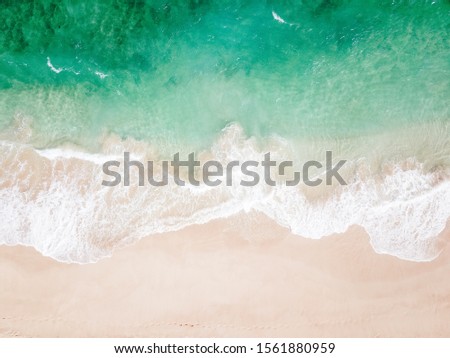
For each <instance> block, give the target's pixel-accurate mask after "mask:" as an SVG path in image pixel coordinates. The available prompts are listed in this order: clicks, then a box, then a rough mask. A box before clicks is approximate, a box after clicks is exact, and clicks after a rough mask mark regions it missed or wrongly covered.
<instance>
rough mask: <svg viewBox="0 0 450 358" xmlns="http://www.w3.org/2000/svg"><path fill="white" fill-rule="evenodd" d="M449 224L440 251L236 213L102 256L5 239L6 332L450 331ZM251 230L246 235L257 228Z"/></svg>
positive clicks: (1, 267)
mask: <svg viewBox="0 0 450 358" xmlns="http://www.w3.org/2000/svg"><path fill="white" fill-rule="evenodd" d="M449 229H450V227H449V225H447V229H446V231H444V232H443V233H442V234H441V243H442V249H443V251H442V253H441V255H440V256H439V257H438V258H437V259H435V260H434V261H432V262H423V263H417V262H408V261H403V260H400V259H397V258H395V257H392V256H388V255H379V254H376V253H375V252H374V251H373V249H372V248H371V246H370V244H369V241H368V240H369V239H368V236H367V235H366V234H365V232H364V231H363V230H362V229H360V228H358V227H352V228H350V229H349V230H348V231H347V232H346V233H344V234H340V235H334V236H333V237H329V238H324V239H322V240H309V239H303V238H300V237H298V236H293V235H291V234H290V233H289V230H287V229H284V228H281V227H277V226H276V225H275V224H274V223H273V222H272V221H270V220H268V219H266V218H265V217H262V216H258V217H250V216H240V217H233V218H229V219H224V220H219V221H213V222H210V223H208V224H205V225H202V226H191V227H189V228H186V229H184V230H182V231H179V232H174V233H166V234H161V235H155V236H152V237H149V238H145V239H143V240H141V241H140V242H138V243H137V244H134V245H132V246H129V247H125V248H122V249H119V250H116V252H115V253H114V254H113V256H112V257H110V258H106V259H103V260H101V261H100V262H98V263H95V264H86V265H78V264H66V263H59V262H56V261H54V260H53V259H50V258H47V257H43V256H42V255H41V254H40V253H38V252H36V251H35V250H34V249H33V248H27V247H19V246H16V247H8V246H1V247H0V272H1V274H0V287H1V288H2V289H1V291H0V318H1V320H0V336H2V337H119V336H121V337H180V336H181V337H301V336H312V337H328V336H332V337H450V327H449V325H448V322H449V320H450V280H449V279H448V274H449V272H450V250H449V249H448V245H447V243H448V241H449V239H450V230H449ZM249 238H250V240H249Z"/></svg>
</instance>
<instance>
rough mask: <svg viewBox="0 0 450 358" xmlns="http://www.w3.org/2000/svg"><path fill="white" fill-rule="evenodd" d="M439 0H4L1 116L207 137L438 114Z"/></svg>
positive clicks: (441, 107)
mask: <svg viewBox="0 0 450 358" xmlns="http://www.w3.org/2000/svg"><path fill="white" fill-rule="evenodd" d="M449 15H450V3H449V2H448V1H392V0H391V1H362V0H361V1H350V0H348V1H344V0H343V1H338V0H321V1H314V0H307V1H306V0H305V1H231V0H229V1H214V0H210V1H200V0H198V1H194V0H191V1H167V0H166V1H107V0H102V1H95V2H93V1H77V0H72V1H68V0H67V1H45V0H41V1H22V2H17V1H6V2H2V5H1V6H0V27H1V31H0V54H1V55H0V127H2V128H6V127H8V126H11V123H13V122H14V118H16V117H17V116H22V117H26V118H29V120H30V122H31V126H32V129H33V137H32V140H31V141H32V142H33V143H34V144H35V145H36V146H38V147H52V146H57V145H59V144H61V143H63V142H65V141H69V142H75V143H78V144H81V145H84V146H86V147H87V148H90V149H93V150H95V148H96V147H97V146H98V145H100V140H101V139H100V138H101V136H102V135H103V134H105V133H116V134H118V135H119V136H121V137H123V138H127V137H133V138H135V139H139V140H144V141H149V142H155V143H159V145H161V146H164V145H165V143H167V144H168V145H169V144H170V145H173V144H175V145H177V144H180V145H181V144H183V145H192V146H194V147H195V146H199V147H203V146H208V145H210V144H211V142H212V141H213V140H214V139H215V138H216V137H217V133H218V132H219V131H220V130H221V129H223V128H224V127H225V126H227V125H228V124H229V123H239V124H240V125H241V126H242V127H243V128H244V130H245V132H246V133H247V134H248V135H254V136H256V137H265V136H268V135H271V134H278V135H281V136H283V137H287V138H300V139H301V138H304V137H326V138H328V137H348V136H358V135H361V134H367V133H369V134H370V133H374V132H381V131H385V130H389V129H390V128H395V127H397V128H398V127H400V128H402V127H409V126H411V125H412V124H415V123H431V122H445V121H448V119H449V117H450V116H449V106H448V98H450V60H449V59H450V50H449V49H450V43H449V41H450V40H449V39H450V36H449V29H450V27H449V26H450V25H449V19H450V16H449Z"/></svg>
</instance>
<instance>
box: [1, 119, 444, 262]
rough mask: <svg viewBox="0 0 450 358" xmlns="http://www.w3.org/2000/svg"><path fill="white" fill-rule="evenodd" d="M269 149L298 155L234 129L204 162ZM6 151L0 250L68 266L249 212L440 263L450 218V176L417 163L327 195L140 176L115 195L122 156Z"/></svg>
mask: <svg viewBox="0 0 450 358" xmlns="http://www.w3.org/2000/svg"><path fill="white" fill-rule="evenodd" d="M124 146H125V147H126V145H124V143H117V148H122V149H123V147H124ZM135 148H136V147H135ZM128 149H129V150H130V152H131V153H133V150H132V149H133V148H131V149H130V148H128ZM269 150H270V151H271V153H272V154H273V156H274V157H275V158H280V159H282V158H289V157H291V156H292V157H294V156H295V155H294V154H295V150H293V145H292V143H289V142H288V141H286V140H284V139H281V138H275V139H273V140H272V141H271V142H270V141H268V142H266V143H264V145H262V144H261V143H257V141H256V140H255V139H252V138H246V137H245V136H244V135H243V133H242V130H241V129H240V128H239V127H238V126H230V127H228V128H227V129H226V130H225V131H224V132H223V134H222V136H221V137H220V138H219V139H218V141H217V142H216V143H215V144H214V145H213V146H212V148H211V150H210V151H209V152H208V153H203V154H204V155H205V157H207V158H208V159H212V158H214V159H216V160H219V161H221V162H223V163H226V162H227V161H229V160H241V161H243V160H248V159H257V160H261V158H262V154H263V153H265V152H266V151H269ZM0 152H1V154H2V155H1V159H0V162H1V168H2V174H1V176H0V201H1V203H2V205H1V206H0V217H1V218H2V220H1V223H0V240H1V242H2V243H4V244H8V245H17V244H21V245H30V246H33V247H35V248H36V249H37V250H39V251H40V252H41V253H43V254H44V255H47V256H51V257H53V258H54V259H57V260H60V261H65V262H79V263H87V262H95V261H97V260H99V259H100V258H102V257H105V256H109V255H110V254H111V253H112V251H113V249H114V248H116V247H120V246H123V245H127V244H130V243H132V242H135V241H137V240H139V239H141V238H143V237H145V236H148V235H151V234H155V233H162V232H167V231H174V230H179V229H181V228H183V227H186V226H188V225H192V224H202V223H206V222H208V221H211V220H213V219H217V218H224V217H229V216H231V215H234V214H237V213H240V212H249V211H257V212H262V213H264V214H266V215H267V216H269V217H270V218H272V219H273V220H274V221H275V222H277V223H278V224H279V225H282V226H285V227H288V228H290V230H291V231H292V232H293V233H294V234H298V235H301V236H304V237H308V238H313V239H319V238H321V237H323V236H327V235H330V234H333V233H341V232H345V231H346V230H347V229H348V228H349V227H350V226H351V225H360V226H362V227H363V228H365V230H366V231H367V233H368V234H369V235H370V240H371V244H372V246H373V248H374V250H375V251H376V252H378V253H387V254H390V255H395V256H397V257H399V258H402V259H407V260H414V261H423V260H431V259H433V258H435V257H436V256H437V255H438V254H439V246H438V245H437V240H436V237H437V236H438V235H439V234H440V233H441V232H442V231H443V230H444V227H445V225H446V223H447V220H448V218H449V217H450V181H449V179H448V172H447V169H445V168H440V169H435V170H425V168H424V165H423V164H421V163H420V162H418V161H417V160H416V159H414V158H410V159H407V158H405V159H404V160H403V162H398V163H392V164H390V165H389V166H388V167H389V170H385V171H383V170H382V171H381V172H373V171H372V169H370V168H369V167H370V165H369V164H370V163H368V162H369V160H368V159H360V160H358V161H355V160H352V161H351V162H350V167H351V168H352V169H351V170H349V172H348V173H347V177H348V178H349V182H348V183H349V184H348V185H347V186H336V187H332V188H329V187H327V188H325V189H324V190H322V189H320V190H319V189H312V188H308V187H305V186H304V185H300V186H296V187H287V186H285V185H278V186H275V187H270V186H268V185H266V184H264V183H260V184H259V185H258V186H255V187H243V186H239V185H237V183H238V182H239V179H240V177H239V175H238V174H236V177H234V178H233V183H234V184H233V185H232V186H225V185H220V186H218V187H207V186H204V185H202V186H200V187H193V186H189V185H186V186H184V187H181V186H175V185H174V184H171V185H169V186H167V187H152V186H150V185H146V186H144V187H139V186H137V181H136V180H137V178H135V177H133V178H132V185H131V186H130V187H123V186H117V187H112V188H111V187H104V186H102V185H101V182H102V180H103V179H104V176H103V173H102V167H101V165H102V163H103V162H104V161H105V160H111V159H118V160H122V158H121V157H120V155H119V154H120V151H119V152H115V153H111V152H110V151H108V150H107V151H106V152H107V154H89V153H83V152H79V151H76V150H67V149H46V150H35V149H33V147H31V146H29V145H27V144H19V143H13V142H0ZM122 155H123V153H122ZM305 155H306V154H305ZM308 155H309V154H308ZM153 159H155V158H153ZM356 164H357V165H356ZM366 166H367V168H366ZM260 174H262V172H260ZM170 179H171V178H170ZM170 179H169V182H173V181H172V180H170Z"/></svg>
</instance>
